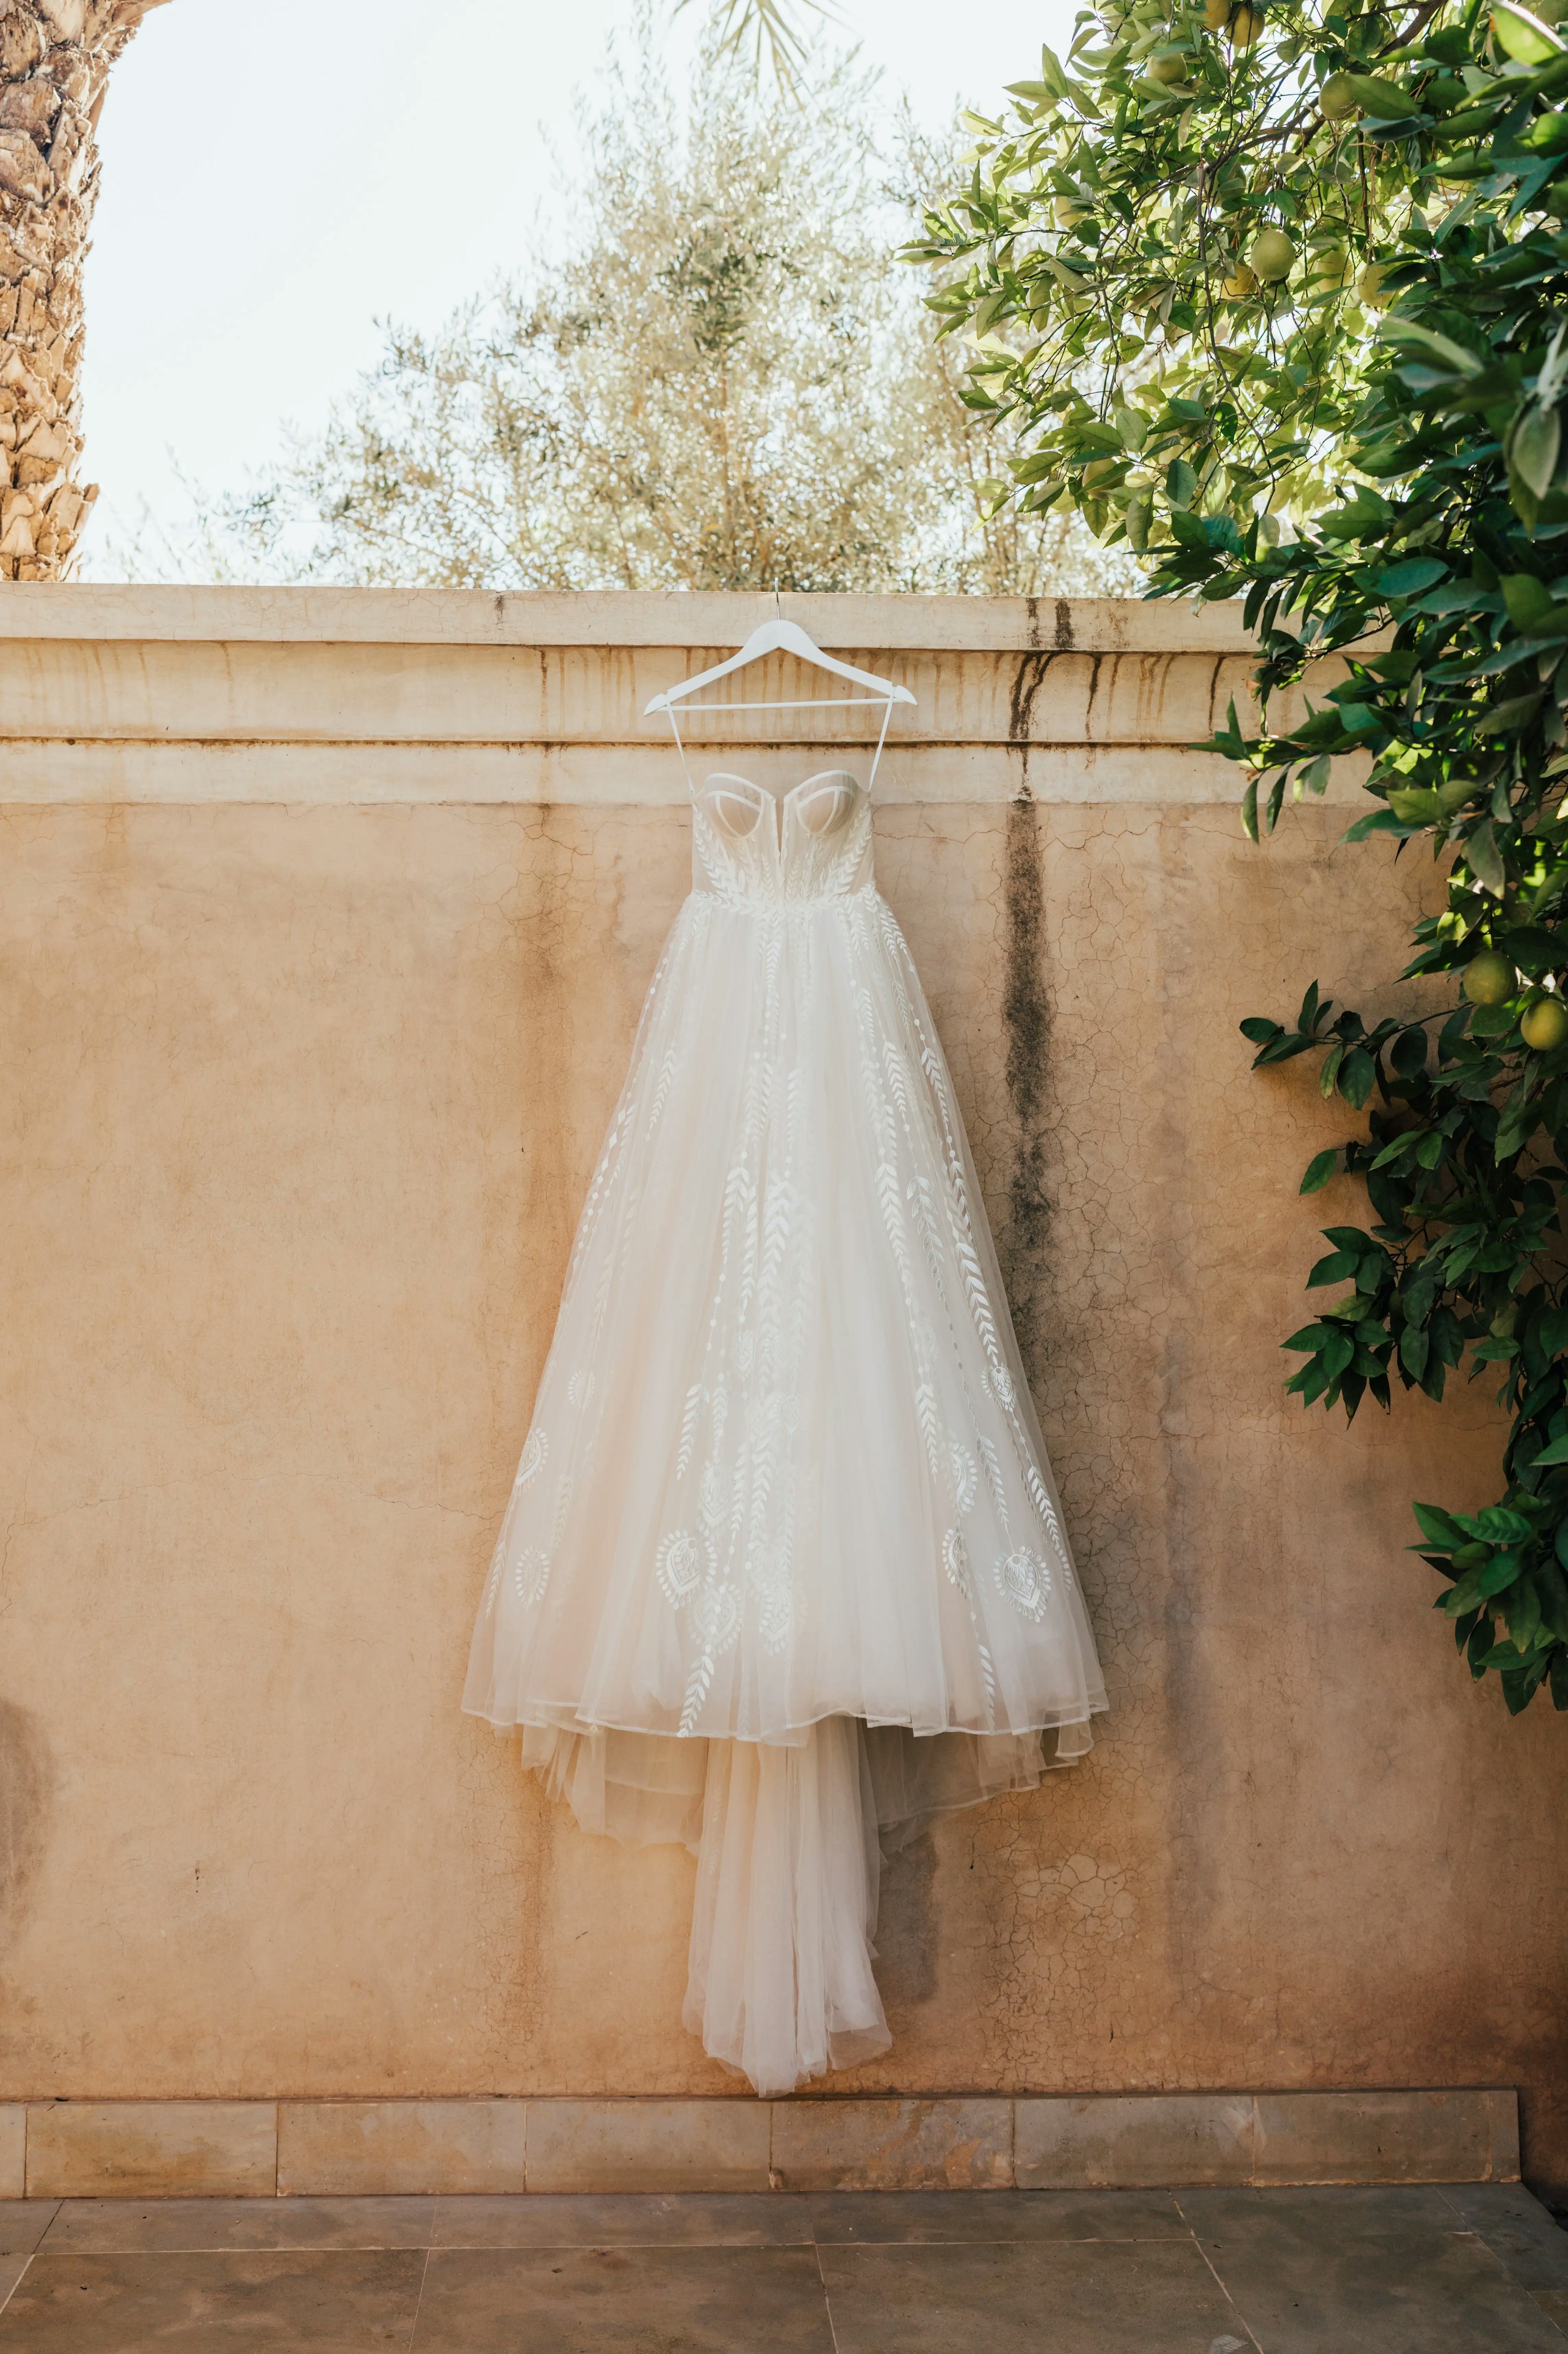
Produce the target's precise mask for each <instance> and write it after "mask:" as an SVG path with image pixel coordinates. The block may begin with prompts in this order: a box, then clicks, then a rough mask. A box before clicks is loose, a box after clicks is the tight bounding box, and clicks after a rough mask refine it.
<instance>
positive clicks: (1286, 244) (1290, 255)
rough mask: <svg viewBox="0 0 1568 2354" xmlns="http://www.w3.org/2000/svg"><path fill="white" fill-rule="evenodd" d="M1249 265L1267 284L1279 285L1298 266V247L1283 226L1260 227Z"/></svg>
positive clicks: (1249, 255) (1248, 258)
mask: <svg viewBox="0 0 1568 2354" xmlns="http://www.w3.org/2000/svg"><path fill="white" fill-rule="evenodd" d="M1247 266H1248V268H1249V269H1250V270H1252V271H1253V272H1254V274H1255V276H1256V277H1258V278H1261V279H1262V281H1263V282H1264V284H1265V285H1266V286H1277V285H1278V284H1279V282H1280V281H1281V280H1282V279H1285V278H1288V277H1289V275H1290V273H1291V271H1292V270H1293V269H1294V268H1295V267H1296V248H1295V247H1294V246H1293V245H1292V244H1291V242H1290V239H1288V238H1287V236H1286V234H1285V231H1284V230H1283V229H1282V228H1265V229H1260V230H1259V231H1258V233H1257V235H1256V236H1255V238H1254V239H1253V241H1252V249H1251V251H1250V252H1249V253H1248V255H1247Z"/></svg>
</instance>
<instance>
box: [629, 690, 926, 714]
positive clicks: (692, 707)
mask: <svg viewBox="0 0 1568 2354" xmlns="http://www.w3.org/2000/svg"><path fill="white" fill-rule="evenodd" d="M897 700H898V697H897V696H896V695H800V697H798V698H797V699H796V700H795V701H794V702H792V703H772V702H768V703H685V704H683V705H682V706H681V707H682V709H683V711H847V710H849V709H850V708H851V706H852V705H853V708H854V709H856V710H857V711H859V710H868V709H869V710H872V711H875V710H879V709H880V708H881V706H882V705H883V704H885V703H895V702H896V701H897ZM906 700H907V701H908V702H910V703H913V702H914V700H915V698H914V696H913V695H909V696H908V697H906ZM669 708H670V705H669V704H668V703H666V702H664V701H663V699H662V697H660V696H656V697H655V698H654V700H653V701H652V703H651V704H650V705H648V710H649V711H660V710H663V711H667V710H668V709H669ZM643 716H644V717H646V716H647V713H644V715H643Z"/></svg>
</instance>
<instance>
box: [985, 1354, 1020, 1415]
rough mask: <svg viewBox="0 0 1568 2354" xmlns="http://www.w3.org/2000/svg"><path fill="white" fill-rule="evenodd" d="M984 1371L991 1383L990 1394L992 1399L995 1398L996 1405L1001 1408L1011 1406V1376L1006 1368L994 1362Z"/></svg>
mask: <svg viewBox="0 0 1568 2354" xmlns="http://www.w3.org/2000/svg"><path fill="white" fill-rule="evenodd" d="M986 1370H987V1376H988V1378H989V1380H990V1382H991V1395H992V1397H994V1398H995V1400H996V1402H997V1404H998V1405H1000V1406H1003V1407H1006V1406H1010V1405H1012V1400H1013V1396H1014V1391H1013V1387H1012V1374H1011V1373H1009V1372H1008V1370H1007V1367H1006V1366H1005V1365H1004V1364H1001V1363H998V1362H996V1361H994V1360H993V1362H992V1363H991V1364H990V1365H989V1366H988V1367H987V1369H986Z"/></svg>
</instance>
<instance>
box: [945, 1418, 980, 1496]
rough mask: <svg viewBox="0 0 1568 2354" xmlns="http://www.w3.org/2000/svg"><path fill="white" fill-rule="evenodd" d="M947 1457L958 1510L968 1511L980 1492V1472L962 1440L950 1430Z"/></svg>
mask: <svg viewBox="0 0 1568 2354" xmlns="http://www.w3.org/2000/svg"><path fill="white" fill-rule="evenodd" d="M948 1460H949V1461H950V1462H951V1464H952V1467H953V1493H954V1494H955V1496H957V1498H958V1500H959V1511H960V1512H967V1511H971V1510H972V1509H973V1506H974V1500H975V1497H976V1496H977V1495H978V1493H979V1492H980V1472H979V1470H978V1469H977V1468H976V1465H975V1458H974V1457H973V1456H972V1455H971V1454H970V1453H969V1448H968V1447H966V1446H965V1445H964V1442H963V1440H962V1439H961V1438H956V1437H954V1435H953V1433H952V1432H951V1431H950V1430H949V1431H948Z"/></svg>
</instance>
